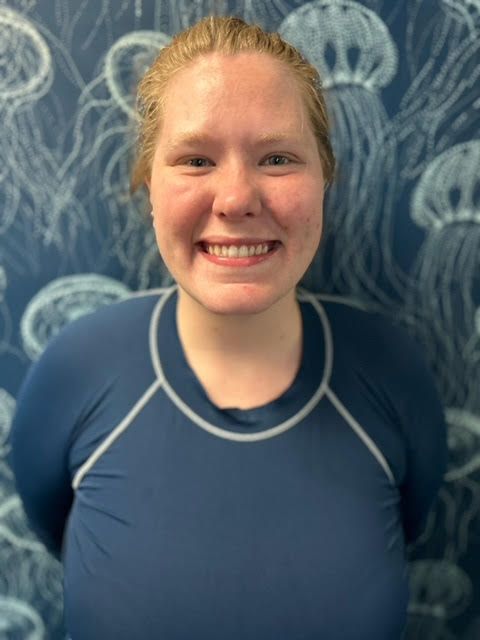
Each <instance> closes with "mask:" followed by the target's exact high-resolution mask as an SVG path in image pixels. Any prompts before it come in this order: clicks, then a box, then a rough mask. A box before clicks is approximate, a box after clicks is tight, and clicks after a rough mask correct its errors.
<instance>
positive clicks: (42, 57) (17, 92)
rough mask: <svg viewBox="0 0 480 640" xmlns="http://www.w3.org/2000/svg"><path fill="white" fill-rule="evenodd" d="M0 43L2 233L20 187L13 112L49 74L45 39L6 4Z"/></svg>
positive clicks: (0, 13)
mask: <svg viewBox="0 0 480 640" xmlns="http://www.w3.org/2000/svg"><path fill="white" fill-rule="evenodd" d="M0 43H1V49H0V51H1V56H2V59H3V60H4V62H3V63H2V74H1V77H0V114H1V116H2V120H3V121H4V123H5V124H4V128H5V133H6V134H7V138H6V139H5V138H3V140H2V145H1V146H0V204H1V207H0V234H3V233H5V232H6V231H7V230H8V228H9V227H10V225H11V224H12V222H13V220H14V219H15V216H16V215H17V213H18V206H19V202H20V188H19V186H18V185H17V184H16V180H14V179H13V175H14V174H15V175H16V174H17V173H18V172H19V171H20V170H21V167H20V166H19V164H18V161H17V159H16V155H17V154H16V153H15V149H14V147H15V146H16V145H17V142H18V139H19V133H20V132H19V130H18V125H17V126H16V118H15V113H16V112H17V111H18V109H19V107H21V106H22V105H25V103H27V104H28V103H30V102H35V101H36V100H38V99H39V98H40V97H41V96H42V95H43V94H44V93H45V92H46V91H47V90H48V88H49V86H50V84H51V79H52V77H51V75H52V74H51V56H50V51H49V49H48V46H47V44H46V42H45V40H44V39H43V38H42V36H41V35H40V34H39V33H38V31H37V29H36V28H35V27H34V26H33V25H32V24H31V23H30V22H28V21H27V20H26V19H24V18H23V17H22V16H21V14H19V13H17V12H16V11H13V10H12V9H8V8H7V7H0ZM2 137H3V136H2ZM12 152H13V155H12Z"/></svg>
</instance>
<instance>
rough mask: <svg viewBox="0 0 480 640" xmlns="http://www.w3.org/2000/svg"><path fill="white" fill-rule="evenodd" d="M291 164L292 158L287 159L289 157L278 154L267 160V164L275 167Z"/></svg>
mask: <svg viewBox="0 0 480 640" xmlns="http://www.w3.org/2000/svg"><path fill="white" fill-rule="evenodd" d="M289 162H290V158H287V156H282V155H280V154H278V153H276V154H274V155H273V156H268V158H266V159H265V164H268V165H270V166H273V167H278V166H281V165H284V164H289Z"/></svg>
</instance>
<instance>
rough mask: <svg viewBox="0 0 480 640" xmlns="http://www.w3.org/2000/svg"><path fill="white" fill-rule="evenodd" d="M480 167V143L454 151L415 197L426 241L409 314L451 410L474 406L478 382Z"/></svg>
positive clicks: (438, 162)
mask: <svg viewBox="0 0 480 640" xmlns="http://www.w3.org/2000/svg"><path fill="white" fill-rule="evenodd" d="M479 162H480V141H472V142H468V143H464V144H459V145H455V146H454V147H452V148H451V149H448V150H447V151H445V152H444V153H442V154H441V155H440V156H438V158H436V159H435V160H434V161H433V162H432V163H431V164H430V165H429V166H428V167H427V169H426V171H425V172H424V173H423V175H422V177H421V179H420V180H419V182H418V184H417V187H416V189H415V191H414V193H413V197H412V205H411V207H412V213H411V215H412V218H413V220H414V222H415V223H416V224H417V225H418V226H419V227H421V228H422V229H424V230H425V231H426V233H427V236H426V239H425V241H424V244H423V247H422V249H421V250H420V252H419V254H418V257H417V261H416V265H415V267H414V271H413V277H414V280H413V281H412V287H411V289H410V290H409V292H408V293H407V295H406V300H405V307H406V311H407V314H408V315H409V316H410V317H411V318H412V319H413V324H414V326H415V330H416V331H417V333H418V335H419V337H420V338H421V341H422V342H423V343H424V344H425V346H426V348H427V352H428V355H429V358H430V360H431V363H432V364H433V366H434V369H435V370H436V373H437V380H438V383H439V386H440V390H441V392H442V395H443V398H444V401H445V403H446V405H447V406H458V407H464V406H465V405H466V402H467V400H468V401H470V400H471V401H472V402H474V401H475V398H472V399H470V398H469V390H468V386H467V385H465V383H464V381H465V380H470V379H473V380H478V363H477V362H476V361H475V358H470V357H469V356H470V355H471V354H470V353H469V348H468V345H469V344H471V339H472V335H473V334H474V332H475V327H474V323H475V312H476V307H477V305H478V300H477V296H479V294H480V291H479V285H480V282H479V279H478V274H479V267H480V177H479V174H478V169H477V168H478V166H479ZM479 402H480V398H479V397H478V393H477V398H476V403H477V405H476V406H477V409H480V405H479ZM472 408H474V405H472Z"/></svg>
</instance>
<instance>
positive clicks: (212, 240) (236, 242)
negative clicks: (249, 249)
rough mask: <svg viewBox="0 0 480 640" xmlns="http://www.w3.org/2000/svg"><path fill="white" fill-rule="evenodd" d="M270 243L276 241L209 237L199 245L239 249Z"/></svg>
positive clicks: (269, 239)
mask: <svg viewBox="0 0 480 640" xmlns="http://www.w3.org/2000/svg"><path fill="white" fill-rule="evenodd" d="M272 242H276V240H272V239H271V238H226V237H225V236H209V237H208V238H202V239H201V240H200V241H199V244H218V245H220V246H222V245H223V246H225V245H227V246H228V245H233V246H237V247H241V246H242V245H252V244H268V243H272Z"/></svg>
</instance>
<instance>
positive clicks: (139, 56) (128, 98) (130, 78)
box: [104, 31, 170, 118]
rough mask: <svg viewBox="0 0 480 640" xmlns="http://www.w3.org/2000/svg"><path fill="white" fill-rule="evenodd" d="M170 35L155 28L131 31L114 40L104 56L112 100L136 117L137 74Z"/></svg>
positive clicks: (149, 63)
mask: <svg viewBox="0 0 480 640" xmlns="http://www.w3.org/2000/svg"><path fill="white" fill-rule="evenodd" d="M169 42H170V37H169V36H167V35H165V34H164V33H161V32H156V31H132V32H131V33H127V34H126V35H125V36H123V37H121V38H120V39H119V40H117V41H116V42H115V44H114V45H113V46H112V47H111V49H110V50H109V51H108V53H107V55H106V58H105V66H104V73H105V79H106V83H107V86H108V89H109V91H110V94H111V96H112V98H113V100H114V102H115V104H116V105H117V106H118V107H119V108H120V109H121V110H122V111H123V112H124V113H126V114H127V115H128V116H129V117H130V118H136V117H137V116H136V110H135V90H136V87H137V84H138V82H139V80H140V78H141V77H142V76H143V74H144V73H145V71H146V70H147V69H148V67H149V66H150V65H151V63H152V62H153V60H154V58H155V57H156V56H157V55H158V52H159V50H160V49H161V48H162V47H164V46H166V45H167V44H169Z"/></svg>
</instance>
